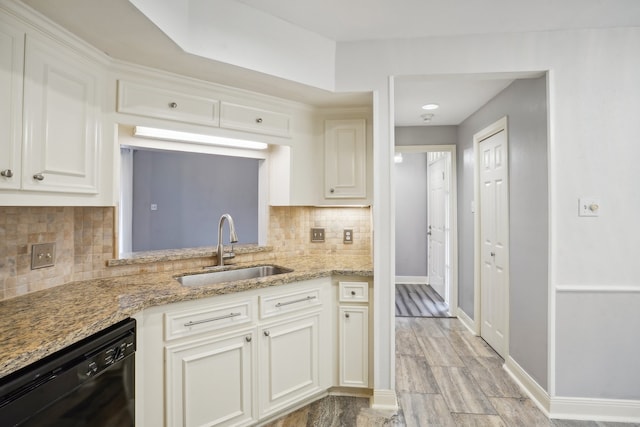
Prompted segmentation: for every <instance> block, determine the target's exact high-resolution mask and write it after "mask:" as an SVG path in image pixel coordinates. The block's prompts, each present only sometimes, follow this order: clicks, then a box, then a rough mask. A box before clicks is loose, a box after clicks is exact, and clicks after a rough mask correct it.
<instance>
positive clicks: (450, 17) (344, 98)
mask: <svg viewBox="0 0 640 427" xmlns="http://www.w3.org/2000/svg"><path fill="white" fill-rule="evenodd" d="M189 1H205V0H189ZM206 1H229V0H206ZM230 1H236V2H238V3H243V4H245V5H248V6H250V7H253V8H256V9H258V10H261V11H262V12H265V13H268V14H270V15H272V16H275V17H277V18H279V19H282V20H284V21H286V22H288V23H290V24H294V25H296V26H299V27H301V28H304V29H306V30H309V31H312V32H315V33H317V34H319V35H321V36H323V37H326V38H328V39H330V40H334V41H336V42H349V41H358V40H373V39H390V38H413V37H434V36H455V35H465V34H484V33H509V32H522V31H547V30H561V29H580V28H605V27H625V26H638V25H640V1H638V0H562V1H558V0H536V1H532V0H447V1H442V0H323V1H321V2H318V1H310V0H230ZM23 2H24V3H26V4H27V5H29V6H31V7H32V8H34V9H36V10H37V11H39V12H40V13H42V14H43V15H45V16H47V17H48V18H50V19H51V20H53V21H54V22H56V23H58V24H59V25H61V26H62V27H65V28H67V29H68V30H69V31H71V32H72V33H74V34H76V35H77V36H79V37H80V38H82V39H84V40H85V41H87V42H88V43H89V44H91V45H93V46H95V47H97V48H98V49H100V50H102V51H103V52H105V53H107V54H108V55H110V56H111V57H113V58H116V59H120V60H123V61H126V62H131V63H137V64H141V65H145V66H149V67H154V68H158V69H162V70H166V71H170V72H175V73H178V74H183V75H188V76H191V77H194V78H198V79H202V80H208V81H215V82H218V83H221V84H226V85H230V86H237V85H241V86H243V87H245V88H246V89H249V90H254V91H258V92H262V93H267V94H270V95H275V96H280V97H285V98H289V99H292V100H297V101H301V102H306V103H311V104H314V105H319V106H322V105H328V104H329V103H331V104H339V105H350V104H351V105H355V104H358V103H362V102H363V101H364V100H367V99H370V98H368V97H367V96H363V95H362V94H333V93H330V92H328V91H324V90H321V89H317V88H312V87H309V86H306V85H303V84H300V83H295V82H291V81H288V80H284V79H279V78H277V77H273V76H269V75H266V74H262V73H259V72H256V71H253V70H248V69H244V68H240V67H236V66H233V65H230V64H224V63H221V62H218V61H215V60H211V59H206V58H203V57H199V56H196V55H190V54H187V53H185V52H184V51H183V50H182V49H180V48H179V47H178V46H177V45H176V44H175V43H174V42H173V41H172V40H171V39H169V38H168V37H167V36H166V35H165V33H164V32H162V31H161V30H160V29H158V28H157V27H156V26H155V25H154V24H153V23H151V21H149V20H148V19H147V18H146V16H144V15H143V14H142V13H140V11H138V9H136V8H135V7H134V6H133V5H132V4H131V3H129V1H127V0H110V1H104V0H56V1H51V0H23ZM522 77H533V76H520V75H485V76H462V77H461V78H460V77H458V78H456V79H451V78H447V77H445V76H443V77H441V78H434V77H428V78H427V77H420V76H412V77H401V78H397V79H396V81H395V95H396V96H395V112H396V124H397V125H402V126H411V125H427V124H428V125H455V124H459V123H460V122H461V121H463V120H464V119H465V118H467V117H468V116H469V115H470V114H471V113H473V112H474V111H476V110H477V109H478V108H479V107H481V106H482V105H484V104H485V103H486V102H487V101H489V100H490V99H491V98H492V97H494V96H495V95H496V94H497V93H499V92H500V91H501V90H502V89H504V88H505V87H506V86H508V85H509V84H510V83H511V82H512V81H513V79H514V78H522ZM428 102H435V103H438V104H440V106H441V108H439V109H438V110H436V111H435V112H434V113H435V115H434V117H433V119H432V120H431V121H430V122H429V123H425V122H424V121H423V119H422V118H421V114H423V113H424V111H422V110H421V109H420V107H421V106H422V105H423V104H425V103H428Z"/></svg>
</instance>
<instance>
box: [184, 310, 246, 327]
mask: <svg viewBox="0 0 640 427" xmlns="http://www.w3.org/2000/svg"><path fill="white" fill-rule="evenodd" d="M241 314H242V313H229V314H225V315H224V316H218V317H212V318H210V319H203V320H196V321H195V322H194V321H190V322H187V323H185V324H184V326H187V327H189V326H193V325H199V324H201V323H207V322H215V321H216V320H222V319H229V318H231V317H237V316H240V315H241Z"/></svg>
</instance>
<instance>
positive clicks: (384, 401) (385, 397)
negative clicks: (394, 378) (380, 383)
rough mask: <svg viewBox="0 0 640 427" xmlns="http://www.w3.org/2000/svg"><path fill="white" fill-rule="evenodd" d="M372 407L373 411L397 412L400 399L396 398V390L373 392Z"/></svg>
mask: <svg viewBox="0 0 640 427" xmlns="http://www.w3.org/2000/svg"><path fill="white" fill-rule="evenodd" d="M370 406H371V408H373V409H381V410H387V411H397V410H398V398H397V397H396V392H395V390H383V389H375V390H373V396H371V400H370Z"/></svg>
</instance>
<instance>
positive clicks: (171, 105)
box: [169, 102, 178, 108]
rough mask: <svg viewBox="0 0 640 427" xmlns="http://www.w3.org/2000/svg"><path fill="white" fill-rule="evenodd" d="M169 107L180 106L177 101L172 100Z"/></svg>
mask: <svg viewBox="0 0 640 427" xmlns="http://www.w3.org/2000/svg"><path fill="white" fill-rule="evenodd" d="M169 107H170V108H178V104H177V103H176V102H170V103H169Z"/></svg>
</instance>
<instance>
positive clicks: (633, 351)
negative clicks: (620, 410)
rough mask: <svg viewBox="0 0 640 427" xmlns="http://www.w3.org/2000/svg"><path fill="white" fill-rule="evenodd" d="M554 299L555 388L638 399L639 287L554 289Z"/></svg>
mask: <svg viewBox="0 0 640 427" xmlns="http://www.w3.org/2000/svg"><path fill="white" fill-rule="evenodd" d="M556 303H557V313H558V315H557V323H556V325H557V330H556V346H557V348H556V354H557V355H558V356H557V365H556V394H557V395H559V396H568V397H586V398H606V399H635V400H638V399H640V356H638V355H639V354H640V343H639V342H640V341H639V340H638V337H639V335H640V310H638V307H640V292H637V291H636V292H612V293H607V292H598V291H594V292H579V293H577V292H559V293H558V296H557V300H556ZM620 313H625V315H624V316H622V315H621V314H620ZM603 367H606V369H603Z"/></svg>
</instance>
